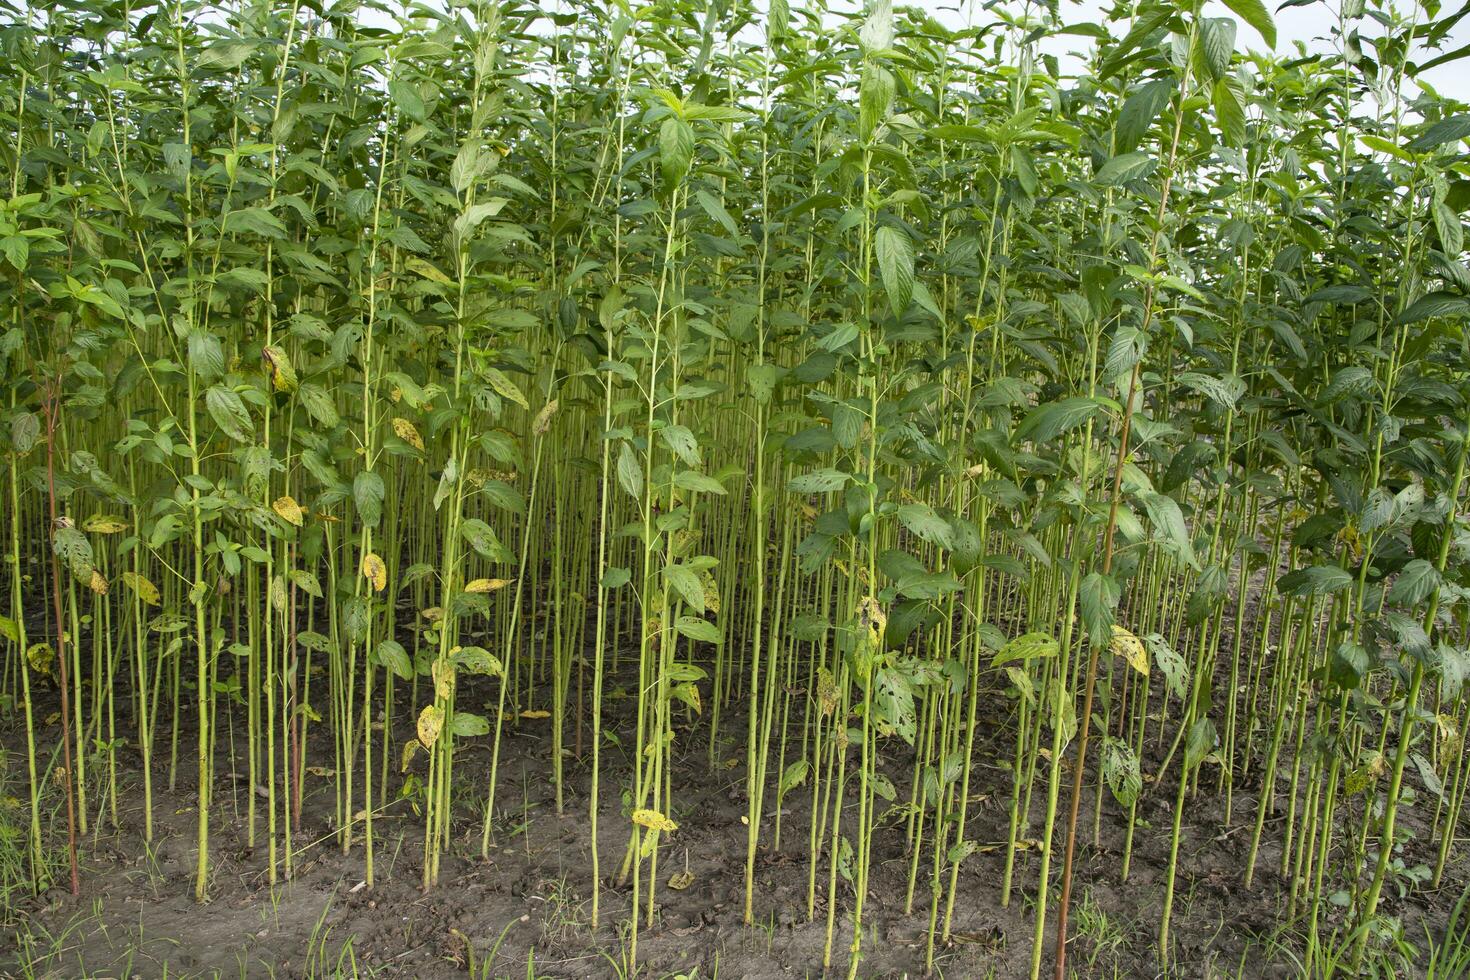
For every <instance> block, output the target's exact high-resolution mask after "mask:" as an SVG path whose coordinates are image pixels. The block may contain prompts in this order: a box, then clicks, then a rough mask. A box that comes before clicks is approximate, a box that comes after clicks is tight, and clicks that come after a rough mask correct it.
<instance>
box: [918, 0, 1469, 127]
mask: <svg viewBox="0 0 1470 980" xmlns="http://www.w3.org/2000/svg"><path fill="white" fill-rule="evenodd" d="M972 2H974V0H895V5H896V6H897V5H909V6H917V7H922V8H925V9H927V10H929V11H930V12H931V13H933V14H934V16H935V19H937V20H939V21H940V22H941V23H944V24H947V25H952V26H961V25H963V24H965V23H966V22H967V21H966V18H967V17H968V16H969V10H970V7H969V6H968V4H969V3H972ZM1280 2H1281V0H1265V3H1266V5H1267V9H1271V8H1274V7H1275V6H1277V5H1278V4H1279V3H1280ZM1465 3H1470V0H1448V2H1445V3H1444V9H1442V10H1440V11H1439V13H1438V14H1437V16H1436V17H1435V18H1433V19H1440V18H1443V17H1445V16H1447V15H1449V14H1450V13H1452V12H1454V11H1455V10H1457V9H1460V7H1459V5H1461V4H1465ZM962 5H963V6H962ZM1009 6H1014V4H1011V5H1009ZM1111 6H1112V3H1111V2H1110V0H1062V19H1063V20H1064V21H1065V22H1067V23H1069V24H1073V23H1088V22H1098V21H1100V20H1101V19H1102V17H1103V16H1104V15H1103V12H1104V11H1105V10H1107V9H1108V8H1109V7H1111ZM1398 6H1399V8H1400V9H1402V10H1405V11H1407V10H1408V9H1410V8H1409V6H1408V4H1407V3H1405V2H1402V0H1400V3H1399V4H1398ZM1337 9H1338V3H1337V0H1328V2H1321V0H1319V2H1316V3H1313V4H1311V5H1309V6H1305V7H1290V8H1288V9H1286V10H1281V11H1277V12H1276V13H1275V21H1276V48H1275V51H1276V54H1277V55H1278V56H1280V57H1294V56H1296V53H1297V45H1298V44H1300V45H1302V46H1303V48H1304V49H1305V51H1306V52H1307V53H1309V54H1310V53H1312V52H1317V51H1321V52H1327V51H1332V50H1333V42H1332V38H1331V30H1332V28H1333V27H1334V26H1335V25H1336V22H1337V17H1336V11H1337ZM976 10H977V13H976V14H975V16H976V17H977V18H978V17H982V16H984V12H983V9H981V8H979V7H977V8H976ZM962 11H963V12H962ZM1205 14H1206V16H1212V17H1227V16H1228V17H1234V15H1233V14H1231V12H1230V10H1229V9H1228V8H1227V7H1226V6H1225V4H1224V3H1222V2H1220V0H1209V2H1207V3H1206V4H1205ZM1423 16H1424V15H1423V13H1422V11H1421V17H1423ZM1234 19H1235V21H1236V24H1237V28H1238V31H1239V33H1238V34H1237V35H1236V42H1235V43H1236V47H1237V48H1242V49H1247V50H1265V48H1266V41H1265V39H1264V38H1262V37H1261V35H1260V34H1258V33H1256V31H1255V30H1254V29H1252V28H1251V27H1249V26H1247V25H1246V24H1245V23H1244V22H1243V21H1242V20H1241V19H1240V18H1239V17H1235V18H1234ZM1359 30H1360V31H1361V32H1362V34H1363V35H1364V36H1365V37H1366V36H1373V35H1376V34H1381V33H1382V31H1381V29H1380V28H1379V27H1378V25H1377V23H1376V22H1375V21H1373V20H1372V19H1370V18H1364V19H1363V20H1362V21H1361V22H1360V24H1359ZM1113 33H1114V35H1115V36H1118V35H1121V34H1122V33H1123V31H1122V30H1118V29H1115V30H1114V31H1113ZM1047 43H1049V44H1051V45H1052V46H1053V49H1052V50H1051V51H1050V53H1053V54H1064V53H1065V52H1067V51H1069V50H1082V49H1083V48H1084V47H1085V44H1086V39H1084V38H1077V37H1066V38H1053V39H1051V40H1050V41H1049V42H1047ZM1467 44H1470V16H1466V17H1465V18H1464V19H1463V20H1461V21H1460V22H1459V23H1458V24H1456V25H1455V27H1454V28H1453V29H1452V30H1451V31H1450V33H1449V35H1448V36H1447V37H1446V39H1445V42H1444V45H1443V47H1442V48H1441V49H1440V50H1439V51H1438V52H1435V53H1436V54H1438V53H1443V52H1445V51H1452V50H1455V49H1457V48H1461V47H1464V46H1465V45H1467ZM1433 56H1434V55H1433V54H1421V56H1420V57H1419V58H1418V59H1417V60H1419V61H1427V60H1429V59H1430V58H1431V57H1433ZM1424 78H1425V80H1426V81H1427V82H1428V83H1429V84H1430V85H1432V86H1434V88H1435V90H1436V91H1438V92H1439V93H1440V94H1441V95H1444V96H1450V97H1453V98H1456V99H1460V100H1462V101H1465V102H1470V57H1467V58H1465V59H1464V60H1462V61H1458V62H1453V63H1451V64H1447V65H1440V66H1438V67H1436V68H1431V69H1430V70H1429V71H1428V72H1426V73H1425V75H1424Z"/></svg>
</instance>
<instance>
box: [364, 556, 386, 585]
mask: <svg viewBox="0 0 1470 980" xmlns="http://www.w3.org/2000/svg"><path fill="white" fill-rule="evenodd" d="M362 576H363V578H365V579H367V580H368V581H369V582H371V583H373V591H374V592H382V591H383V590H384V589H386V588H387V587H388V566H387V564H386V563H385V562H384V561H383V559H382V558H380V557H378V556H377V555H375V554H373V553H372V552H371V551H370V552H368V553H367V554H365V555H363V556H362Z"/></svg>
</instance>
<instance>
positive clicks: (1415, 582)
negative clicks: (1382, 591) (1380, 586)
mask: <svg viewBox="0 0 1470 980" xmlns="http://www.w3.org/2000/svg"><path fill="white" fill-rule="evenodd" d="M1440 580H1441V579H1440V574H1439V570H1438V569H1436V568H1435V567H1434V566H1433V565H1432V564H1430V563H1429V562H1428V561H1425V560H1424V559H1423V558H1415V559H1414V560H1413V561H1411V562H1409V563H1408V564H1407V565H1405V566H1404V567H1403V568H1402V569H1400V570H1399V573H1398V575H1396V576H1395V577H1394V580H1393V587H1392V588H1391V589H1389V590H1388V601H1389V602H1396V603H1402V604H1403V605H1406V606H1413V605H1417V604H1418V603H1420V602H1423V601H1424V600H1425V599H1427V598H1429V596H1430V595H1431V594H1433V592H1434V590H1435V589H1437V588H1439V585H1440Z"/></svg>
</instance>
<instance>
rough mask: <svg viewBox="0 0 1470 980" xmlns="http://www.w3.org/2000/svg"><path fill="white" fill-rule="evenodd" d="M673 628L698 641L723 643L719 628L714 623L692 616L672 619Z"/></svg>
mask: <svg viewBox="0 0 1470 980" xmlns="http://www.w3.org/2000/svg"><path fill="white" fill-rule="evenodd" d="M674 629H675V630H677V631H678V632H679V633H680V634H681V635H683V636H687V637H689V639H691V640H697V641H699V642H700V643H715V644H718V643H723V642H724V639H725V638H724V637H723V636H722V635H720V628H719V627H718V626H716V625H715V624H714V623H710V622H706V621H705V620H703V619H699V618H697V617H694V616H680V617H679V618H678V619H676V620H674Z"/></svg>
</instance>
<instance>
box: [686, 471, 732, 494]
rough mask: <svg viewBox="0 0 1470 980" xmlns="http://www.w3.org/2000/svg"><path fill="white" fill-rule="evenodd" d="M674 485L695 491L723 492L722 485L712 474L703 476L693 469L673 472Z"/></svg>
mask: <svg viewBox="0 0 1470 980" xmlns="http://www.w3.org/2000/svg"><path fill="white" fill-rule="evenodd" d="M674 486H676V487H681V488H683V489H685V490H693V491H694V492H696V493H714V494H723V493H724V492H725V488H724V486H723V485H722V484H721V483H720V481H719V480H716V479H715V478H714V477H712V476H705V475H704V474H703V473H699V472H696V471H695V470H680V471H679V472H677V473H675V474H674Z"/></svg>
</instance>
